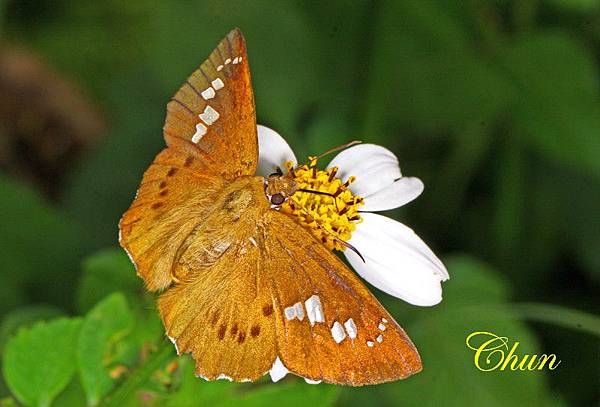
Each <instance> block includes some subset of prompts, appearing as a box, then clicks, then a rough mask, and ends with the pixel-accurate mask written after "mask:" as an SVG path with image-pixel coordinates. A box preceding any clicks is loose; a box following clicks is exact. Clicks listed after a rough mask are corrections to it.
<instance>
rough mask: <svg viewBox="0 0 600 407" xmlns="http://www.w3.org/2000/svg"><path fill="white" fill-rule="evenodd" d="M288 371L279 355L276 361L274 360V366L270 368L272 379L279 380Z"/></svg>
mask: <svg viewBox="0 0 600 407" xmlns="http://www.w3.org/2000/svg"><path fill="white" fill-rule="evenodd" d="M288 373H289V370H287V368H286V367H285V366H284V365H283V363H281V359H279V356H277V358H276V359H275V362H273V367H272V368H271V370H269V375H271V380H272V381H273V382H278V381H279V380H281V379H283V378H284V377H285V375H287V374H288Z"/></svg>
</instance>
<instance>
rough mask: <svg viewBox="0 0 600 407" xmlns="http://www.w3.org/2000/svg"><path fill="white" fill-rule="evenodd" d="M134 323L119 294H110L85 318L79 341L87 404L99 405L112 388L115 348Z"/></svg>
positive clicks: (80, 367) (123, 298)
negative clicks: (111, 372)
mask: <svg viewBox="0 0 600 407" xmlns="http://www.w3.org/2000/svg"><path fill="white" fill-rule="evenodd" d="M132 324H133V316H132V314H131V312H130V311H129V308H128V306H127V302H126V300H125V297H124V296H123V295H122V294H120V293H115V294H112V295H110V296H109V297H107V298H106V299H105V300H103V301H102V302H100V303H99V304H98V305H96V306H95V307H94V308H93V309H92V310H91V311H90V312H89V313H88V314H87V315H86V317H85V319H84V321H83V325H82V327H81V332H80V334H79V340H78V342H77V362H78V366H79V374H80V378H81V383H82V384H83V388H84V390H85V393H86V396H87V401H88V405H90V406H95V405H97V404H98V402H99V401H100V400H101V399H102V397H103V396H105V395H106V394H107V393H108V392H109V391H110V389H111V388H112V387H113V385H114V380H113V379H112V378H111V377H110V367H112V366H113V365H114V363H115V362H117V360H115V355H114V353H115V348H116V345H117V343H118V341H119V340H121V339H122V338H123V337H124V336H125V335H126V334H127V333H128V332H129V330H130V329H131V326H132Z"/></svg>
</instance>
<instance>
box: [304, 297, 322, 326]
mask: <svg viewBox="0 0 600 407" xmlns="http://www.w3.org/2000/svg"><path fill="white" fill-rule="evenodd" d="M304 305H305V306H306V313H307V315H308V320H309V321H310V324H311V325H314V324H315V322H325V317H324V316H323V308H322V307H321V300H320V299H319V296H318V295H313V296H312V297H310V298H309V299H308V300H306V301H305V302H304Z"/></svg>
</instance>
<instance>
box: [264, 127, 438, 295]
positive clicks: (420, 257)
mask: <svg viewBox="0 0 600 407" xmlns="http://www.w3.org/2000/svg"><path fill="white" fill-rule="evenodd" d="M258 144H259V165H258V170H257V175H262V176H268V175H269V174H271V173H273V170H274V168H275V167H279V168H282V169H287V171H288V173H289V175H290V176H291V177H292V178H293V179H294V180H295V181H296V182H297V183H298V184H299V185H300V187H301V188H302V189H306V190H310V191H312V193H310V192H302V191H298V192H296V193H295V194H294V195H292V197H290V199H288V200H287V201H286V202H285V203H284V204H283V205H282V206H281V207H280V210H281V211H283V212H286V213H292V214H295V215H297V216H298V219H299V222H300V223H301V224H302V225H303V226H306V227H308V228H309V229H310V230H311V232H312V233H313V234H314V235H315V236H316V237H317V238H319V239H320V240H321V241H322V242H323V243H324V244H325V245H326V246H327V247H328V248H329V249H337V250H343V252H344V254H345V256H346V258H347V259H348V261H349V262H350V264H351V265H352V266H353V267H354V269H355V270H356V272H358V274H359V275H360V276H362V277H363V278H364V279H365V280H367V281H368V282H369V283H371V284H372V285H374V286H375V287H377V288H379V289H380V290H382V291H384V292H386V293H388V294H390V295H393V296H394V297H398V298H400V299H403V300H404V301H406V302H409V303H411V304H414V305H421V306H430V305H435V304H437V303H439V302H440V301H441V300H442V287H441V282H442V281H445V280H447V279H448V278H449V276H448V272H447V270H446V268H445V267H444V265H443V264H442V262H441V261H440V260H439V259H438V258H437V256H436V255H435V254H434V253H433V252H432V251H431V249H430V248H429V247H428V246H427V245H426V244H425V242H423V240H421V238H419V237H418V236H417V235H416V234H415V233H414V232H413V231H412V229H410V228H409V227H407V226H405V225H403V224H402V223H400V222H397V221H395V220H393V219H390V218H387V217H385V216H381V215H377V214H375V213H372V212H377V211H385V210H389V209H394V208H398V207H400V206H402V205H404V204H407V203H408V202H410V201H412V200H413V199H415V198H416V197H418V196H419V195H420V194H421V192H423V188H424V187H423V183H422V182H421V180H419V179H418V178H414V177H403V176H402V174H401V173H400V167H399V165H398V159H397V158H396V156H395V155H394V154H393V153H392V152H391V151H389V150H387V149H386V148H384V147H381V146H377V145H374V144H359V145H355V146H352V147H349V148H347V149H345V150H343V151H342V152H340V153H339V154H338V155H337V156H336V157H334V158H333V160H332V161H331V162H330V163H329V165H328V166H327V169H326V170H318V169H317V168H316V161H317V158H315V157H311V158H309V162H310V163H309V164H308V165H302V166H298V161H297V159H296V156H295V155H294V152H293V151H292V149H291V148H290V146H289V145H288V144H287V142H286V141H285V140H284V139H283V137H281V136H280V135H279V134H278V133H277V132H275V131H274V130H271V129H269V128H267V127H264V126H260V125H259V126H258ZM332 196H335V198H334V197H332ZM357 253H360V256H359V254H357ZM361 257H362V258H361ZM363 260H364V261H363Z"/></svg>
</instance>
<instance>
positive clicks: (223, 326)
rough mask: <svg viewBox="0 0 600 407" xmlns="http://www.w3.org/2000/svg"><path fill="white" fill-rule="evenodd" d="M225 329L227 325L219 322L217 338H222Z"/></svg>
mask: <svg viewBox="0 0 600 407" xmlns="http://www.w3.org/2000/svg"><path fill="white" fill-rule="evenodd" d="M226 330H227V325H225V324H221V326H220V327H219V333H218V335H219V339H221V340H222V339H223V338H224V337H225V331H226Z"/></svg>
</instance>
